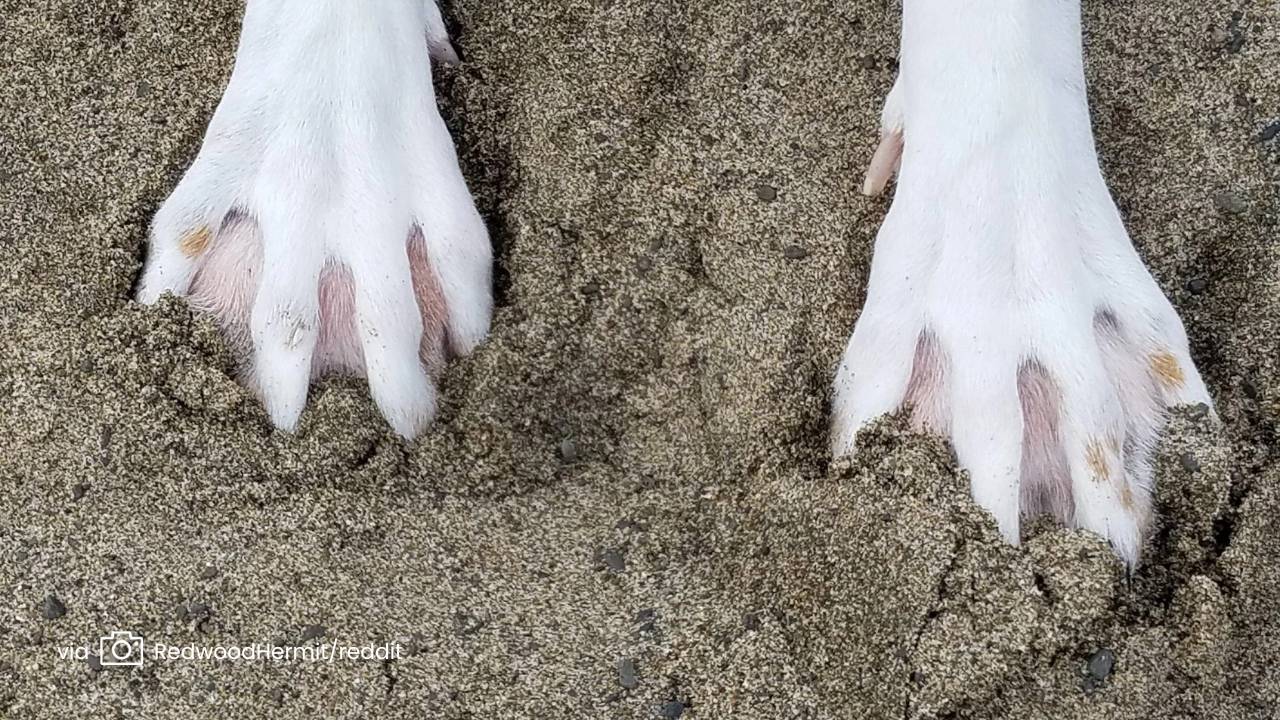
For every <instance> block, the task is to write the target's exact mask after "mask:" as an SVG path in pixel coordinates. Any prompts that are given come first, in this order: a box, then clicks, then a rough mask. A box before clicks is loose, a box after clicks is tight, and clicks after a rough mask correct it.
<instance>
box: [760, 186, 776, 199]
mask: <svg viewBox="0 0 1280 720" xmlns="http://www.w3.org/2000/svg"><path fill="white" fill-rule="evenodd" d="M756 197H758V198H760V199H761V200H763V201H765V202H773V201H774V200H777V199H778V189H777V188H775V187H773V186H772V185H757V186H756Z"/></svg>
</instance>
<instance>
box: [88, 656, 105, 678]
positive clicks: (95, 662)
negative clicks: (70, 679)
mask: <svg viewBox="0 0 1280 720" xmlns="http://www.w3.org/2000/svg"><path fill="white" fill-rule="evenodd" d="M87 662H88V664H89V672H94V673H100V672H102V658H100V657H98V656H97V655H94V654H93V653H90V654H89V659H88V661H87Z"/></svg>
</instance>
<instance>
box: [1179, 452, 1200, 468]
mask: <svg viewBox="0 0 1280 720" xmlns="http://www.w3.org/2000/svg"><path fill="white" fill-rule="evenodd" d="M1180 459H1181V460H1182V469H1183V470H1186V471H1187V472H1195V471H1197V470H1199V469H1200V461H1199V460H1197V459H1196V456H1195V455H1192V454H1191V453H1182V457H1181V458H1180Z"/></svg>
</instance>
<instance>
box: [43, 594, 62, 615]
mask: <svg viewBox="0 0 1280 720" xmlns="http://www.w3.org/2000/svg"><path fill="white" fill-rule="evenodd" d="M40 614H41V615H43V616H44V619H45V620H57V619H58V618H60V617H62V616H63V615H66V614H67V606H66V605H63V604H62V601H61V600H59V599H58V598H56V597H54V596H53V595H50V596H48V597H46V598H45V599H44V602H42V603H40Z"/></svg>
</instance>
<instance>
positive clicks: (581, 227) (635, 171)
mask: <svg viewBox="0 0 1280 720" xmlns="http://www.w3.org/2000/svg"><path fill="white" fill-rule="evenodd" d="M369 1H371V0H369ZM1085 5H1086V14H1087V19H1086V25H1087V29H1086V35H1087V37H1086V43H1087V62H1088V68H1089V76H1090V81H1091V83H1092V86H1091V93H1092V99H1093V103H1094V111H1095V118H1096V127H1097V133H1098V137H1099V146H1100V150H1101V155H1102V158H1103V164H1104V169H1105V172H1106V174H1107V176H1108V179H1109V181H1110V183H1111V186H1112V189H1113V191H1114V194H1115V195H1116V197H1117V200H1118V202H1119V204H1120V206H1121V208H1122V210H1123V211H1124V213H1125V216H1126V218H1127V221H1128V224H1129V227H1130V229H1131V232H1132V234H1133V237H1134V240H1135V243H1136V244H1137V246H1138V248H1139V250H1140V251H1141V253H1142V255H1143V256H1144V258H1146V260H1147V261H1148V262H1149V264H1150V265H1151V267H1152V269H1153V272H1154V273H1155V275H1156V277H1157V278H1158V279H1159V281H1160V283H1161V285H1162V286H1163V287H1164V289H1165V290H1166V291H1167V292H1168V294H1169V295H1170V296H1171V297H1172V298H1173V300H1174V302H1175V304H1176V305H1177V306H1178V308H1179V310H1180V312H1181V313H1182V315H1183V317H1184V318H1185V319H1186V322H1187V326H1188V330H1189V332H1190V334H1191V337H1192V340H1193V350H1194V353H1195V355H1196V357H1197V360H1198V362H1199V363H1200V365H1201V367H1202V368H1203V370H1204V372H1205V375H1206V378H1207V379H1208V381H1209V383H1210V385H1211V388H1212V390H1213V392H1214V394H1215V396H1216V397H1217V399H1218V403H1219V406H1218V410H1219V412H1220V414H1221V416H1222V418H1223V420H1224V424H1223V427H1222V428H1221V429H1215V428H1214V427H1211V425H1210V423H1209V422H1208V421H1206V420H1205V419H1204V418H1199V419H1197V418H1196V417H1195V416H1194V415H1195V413H1192V412H1182V413H1180V414H1179V415H1178V416H1177V417H1176V418H1175V422H1174V427H1173V432H1172V433H1171V435H1170V437H1169V439H1168V440H1167V442H1166V443H1165V445H1164V447H1163V448H1162V450H1161V455H1160V489H1159V498H1158V502H1159V509H1160V513H1161V520H1160V527H1159V529H1158V532H1157V534H1156V536H1155V537H1154V539H1153V542H1152V543H1151V546H1150V547H1149V549H1148V551H1147V555H1146V563H1145V564H1144V566H1143V567H1142V569H1141V570H1140V571H1139V572H1138V573H1137V574H1136V575H1134V576H1133V577H1132V578H1129V577H1126V576H1125V575H1124V573H1123V572H1122V570H1121V568H1120V567H1119V565H1118V563H1117V562H1116V561H1115V560H1114V559H1113V557H1112V555H1111V553H1110V551H1109V549H1108V548H1107V547H1106V546H1105V545H1104V544H1103V543H1102V542H1101V541H1099V540H1097V539H1096V538H1094V537H1093V536H1090V535H1088V534H1084V533H1079V532H1070V531H1064V530H1060V529H1057V528H1054V527H1052V526H1049V525H1040V526H1037V527H1036V528H1035V529H1034V530H1033V531H1032V532H1031V533H1029V536H1028V538H1027V540H1026V542H1024V544H1023V545H1022V547H1021V548H1012V547H1007V546H1004V545H1003V544H1002V543H1001V542H1000V541H999V539H998V537H997V535H996V533H995V530H994V526H993V524H992V523H991V522H990V521H989V520H988V518H987V517H986V516H985V515H984V514H983V513H982V512H981V511H979V510H978V509H977V508H976V507H975V506H974V505H973V504H972V503H971V502H970V501H969V499H968V497H967V490H966V484H965V483H966V481H965V480H964V478H963V476H961V475H960V474H958V472H957V471H956V470H955V468H954V466H953V465H952V463H951V460H950V458H949V454H948V452H947V450H946V449H945V448H944V447H943V446H942V445H941V444H939V443H936V442H934V441H931V440H929V439H926V438H921V437H913V436H909V435H907V434H906V433H905V432H904V431H903V430H902V429H901V428H900V427H899V426H898V425H896V424H894V423H893V422H888V423H886V424H885V425H884V426H883V427H882V428H880V429H878V430H876V431H875V432H874V433H873V434H872V435H871V436H869V439H868V447H869V448H870V449H869V450H868V451H867V452H865V453H864V454H862V455H861V456H860V458H859V460H858V461H857V462H856V463H852V464H849V463H841V464H835V465H833V464H832V463H831V462H830V459H829V456H828V454H827V452H826V441H825V428H826V423H827V415H826V413H827V407H828V403H829V384H830V379H831V377H832V372H833V368H834V365H835V363H836V361H837V359H838V356H839V353H840V351H841V350H842V348H843V345H844V343H845V341H846V339H847V337H848V334H849V331H850V329H851V328H852V325H853V321H854V319H855V317H856V315H857V311H858V308H859V306H860V303H861V299H862V296H863V294H864V291H865V283H866V277H867V269H868V260H869V254H870V251H871V246H872V241H873V238H874V235H875V231H876V229H877V227H878V225H879V223H880V221H881V219H882V218H883V215H884V212H885V209H886V207H887V201H885V200H868V199H865V198H863V197H861V196H860V195H858V193H857V188H858V185H859V181H860V178H861V172H862V168H863V167H864V165H865V164H866V162H867V160H868V159H869V158H870V155H871V151H872V147H873V143H874V141H875V138H876V120H877V115H878V111H879V106H880V102H881V98H882V97H883V96H884V94H885V93H886V92H887V90H888V88H889V86H890V84H891V82H892V80H893V76H894V57H895V53H896V45H897V24H898V9H897V6H896V5H895V3H893V2H879V1H872V0H803V1H801V2H776V1H775V0H703V1H698V2H691V1H689V0H643V1H642V0H555V1H553V2H540V3H534V2H516V1H515V0H452V2H451V3H449V7H448V8H447V12H448V14H449V15H450V17H451V23H452V24H453V27H454V30H455V31H456V32H457V34H458V37H459V43H458V44H459V47H460V49H461V51H462V53H463V55H464V56H465V58H466V62H465V63H464V65H463V66H462V67H460V68H458V69H456V70H449V71H446V72H444V73H443V76H442V77H441V79H440V83H439V86H440V90H441V97H442V104H443V105H444V106H445V107H446V115H447V117H448V118H449V121H450V124H451V126H452V127H453V128H454V130H455V136H456V138H457V139H458V141H459V144H460V147H461V151H462V154H463V156H464V164H465V167H466V171H467V173H468V177H469V180H470V183H471V186H472V188H473V189H474V191H475V192H476V194H477V197H478V201H479V204H480V206H481V209H482V212H483V213H484V214H485V215H486V218H487V220H488V221H489V223H490V226H491V228H492V230H493V234H494V238H495V242H496V243H497V245H498V248H499V257H500V265H501V270H502V273H501V278H500V288H499V291H500V298H499V302H500V308H499V311H498V313H497V316H496V319H495V325H494V331H493V336H492V339H491V340H490V341H489V342H488V343H487V344H486V345H485V346H484V347H483V348H482V349H481V350H480V352H478V353H477V354H476V355H475V356H474V357H472V358H469V359H467V360H465V361H462V362H458V363H456V364H454V365H453V366H452V367H451V368H450V370H449V372H448V373H447V375H446V377H445V378H444V379H443V383H442V388H443V396H444V407H443V410H442V415H441V418H440V422H439V423H438V424H437V425H436V426H435V427H434V428H433V429H432V430H431V431H430V433H429V434H428V435H427V436H426V437H425V438H423V439H422V440H421V441H419V442H418V443H416V444H412V445H406V444H404V443H401V442H399V441H397V440H396V439H395V438H394V437H393V436H392V434H391V433H390V431H389V430H388V428H386V427H385V426H384V424H383V423H382V421H381V420H380V419H379V417H378V415H377V413H376V412H375V411H374V410H373V408H372V405H371V403H370V401H369V399H368V396H367V393H366V391H365V389H364V387H363V386H362V385H361V384H360V383H358V382H352V381H345V380H330V381H326V382H324V383H322V384H320V385H319V386H318V387H317V388H315V389H314V391H313V398H314V399H313V403H312V407H311V409H310V410H309V412H308V413H307V415H306V416H305V417H304V423H303V427H302V429H301V431H300V432H299V433H298V434H297V435H296V436H286V435H283V434H279V433H275V432H272V431H271V429H270V427H269V425H268V423H267V421H266V419H265V417H264V415H263V413H262V411H261V409H260V408H259V406H258V405H257V403H256V402H255V401H254V400H253V399H252V398H251V397H250V396H248V395H246V393H245V392H244V391H242V390H241V389H240V388H239V387H238V386H236V385H235V384H234V382H233V380H232V379H231V378H232V375H233V364H232V358H231V357H230V356H229V353H228V350H227V348H226V346H225V345H224V344H223V343H222V341H221V339H220V337H219V336H218V334H217V332H216V331H215V330H214V328H213V326H212V324H211V323H210V321H209V320H207V319H205V318H200V317H193V316H192V314H191V313H190V312H189V311H188V309H187V308H186V306H185V305H184V304H183V303H181V302H179V301H167V302H165V303H163V304H162V305H161V306H160V307H158V308H153V309H146V310H144V309H142V308H140V307H138V306H136V305H134V304H132V303H130V302H129V301H128V297H129V294H130V290H131V286H132V284H133V282H134V281H135V279H136V277H137V272H138V269H139V267H140V261H141V258H142V255H143V251H144V243H145V234H146V224H147V222H148V220H149V218H150V216H151V215H152V213H153V212H154V211H155V209H156V207H157V206H158V204H159V203H160V202H161V201H162V200H163V198H164V197H165V195H166V193H167V191H168V190H169V189H170V188H171V187H172V186H173V185H174V183H175V181H176V180H177V178H178V177H179V176H180V174H181V173H182V171H183V169H184V168H185V166H186V164H187V163H188V162H189V161H190V160H191V158H192V157H193V155H194V153H195V151H196V149H197V148H198V145H199V141H200V138H201V135H202V131H203V128H204V125H205V123H206V122H207V120H208V118H209V115H210V113H211V111H212V109H213V107H214V106H215V104H216V102H217V100H218V97H219V95H220V93H221V90H222V87H223V84H224V83H225V81H226V79H227V77H228V74H229V72H230V69H231V64H232V60H233V57H234V50H235V41H236V36H237V32H238V26H239V17H240V13H241V12H242V5H241V3H240V2H236V1H235V0H214V1H212V2H172V1H165V0H83V1H79V0H77V1H73V0H0V498H2V501H0V717H4V718H13V719H14V720H26V719H28V718H41V719H43V718H71V717H102V718H179V717H181V718H206V717H207V718H213V717H244V718H267V717H273V718H301V717H309V718H317V717H334V718H338V717H349V718H375V717H414V718H459V719H461V718H479V719H483V720H487V719H489V718H551V717H569V718H654V717H668V718H673V717H677V716H678V717H684V718H704V719H719V718H753V719H754V718H846V717H847V718H886V717H907V718H913V717H931V718H932V717H936V718H1015V719H1018V720H1022V719H1025V718H1052V719H1053V720H1063V719H1070V718H1134V719H1142V720H1147V719H1149V718H1175V717H1176V718H1202V717H1205V718H1208V717H1212V718H1233V719H1234V718H1270V717H1276V712H1277V711H1276V707H1277V702H1278V701H1280V461H1278V456H1277V452H1278V450H1280V448H1278V447H1277V439H1276V420H1277V416H1278V415H1280V379H1278V378H1280V376H1278V375H1277V365H1278V364H1280V341H1278V340H1277V321H1280V244H1278V243H1277V242H1276V240H1277V237H1280V228H1278V225H1280V211H1278V207H1280V203H1277V194H1278V193H1280V138H1277V137H1275V135H1276V134H1277V131H1278V130H1280V126H1277V125H1276V123H1277V122H1278V121H1280V6H1277V4H1276V3H1275V2H1273V0H1233V1H1232V2H1225V1H1221V0H1209V1H1205V0H1134V1H1131V2H1104V1H1103V0H1086V3H1085ZM1268 127H1270V128H1271V130H1270V131H1268V130H1267V128H1268ZM768 198H772V199H771V200H770V199H768ZM114 629H127V630H131V631H135V632H138V633H140V634H141V635H143V636H144V637H145V638H146V639H147V642H149V643H151V644H153V645H154V644H157V643H161V642H163V643H167V644H171V645H183V644H195V645H199V646H214V645H233V644H234V645H243V644H246V643H267V642H276V643H281V644H286V645H305V646H315V645H318V644H320V643H324V642H333V641H337V642H339V643H342V644H360V643H383V642H388V641H391V640H396V639H399V640H401V641H402V642H405V643H406V644H407V645H408V649H409V651H410V652H409V653H408V654H407V655H406V656H405V657H402V658H401V659H398V660H395V661H389V662H376V661H363V662H362V661H350V662H337V663H323V662H295V663H274V662H224V663H217V662H210V661H182V660H176V661H165V662H160V661H155V662H148V663H147V665H146V666H145V667H143V668H142V669H140V670H132V671H123V670H114V669H109V668H108V669H103V668H101V667H100V662H98V661H97V660H95V659H89V660H79V661H73V660H64V659H60V658H59V656H58V652H57V650H58V648H60V647H82V646H85V645H92V646H93V648H94V650H95V651H96V640H97V638H98V637H99V636H101V635H103V634H104V633H106V632H108V631H110V630H114ZM1111 659H1113V660H1114V662H1111V663H1108V660H1111ZM1108 665H1110V668H1109V672H1108V667H1107V666H1108ZM1091 670H1092V672H1091Z"/></svg>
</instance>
